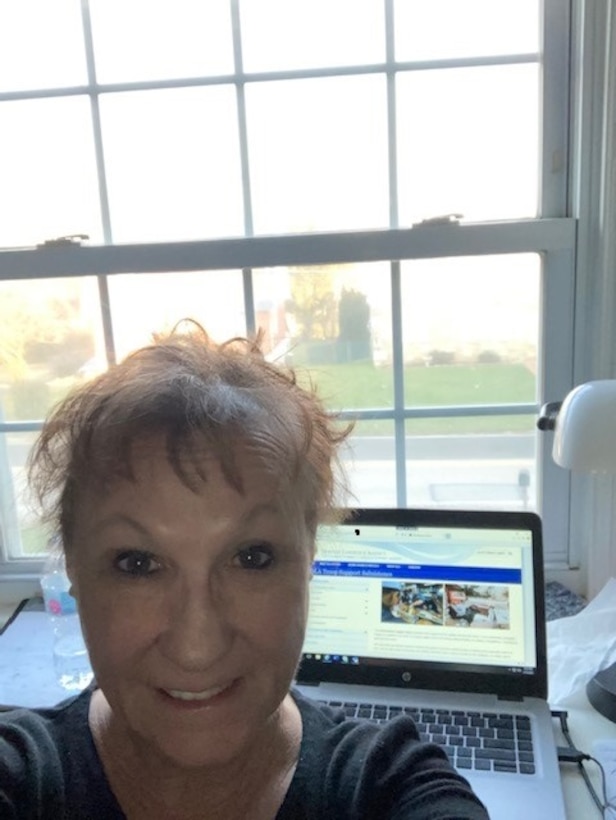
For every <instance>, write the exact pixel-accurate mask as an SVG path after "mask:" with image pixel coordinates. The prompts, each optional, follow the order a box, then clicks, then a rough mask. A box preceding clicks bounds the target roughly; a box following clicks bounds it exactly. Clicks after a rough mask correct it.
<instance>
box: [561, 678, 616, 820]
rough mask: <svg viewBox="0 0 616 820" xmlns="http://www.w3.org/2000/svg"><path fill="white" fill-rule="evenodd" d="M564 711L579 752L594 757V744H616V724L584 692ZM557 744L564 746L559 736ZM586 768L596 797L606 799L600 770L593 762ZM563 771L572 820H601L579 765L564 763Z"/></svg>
mask: <svg viewBox="0 0 616 820" xmlns="http://www.w3.org/2000/svg"><path fill="white" fill-rule="evenodd" d="M562 708H564V709H566V711H567V712H568V723H569V733H570V735H571V738H572V740H573V743H574V744H575V746H576V748H577V749H579V751H581V752H585V753H586V754H592V745H593V743H594V742H595V741H597V740H605V739H609V740H614V741H616V723H612V722H611V721H609V720H607V718H604V717H603V715H600V714H599V712H597V711H596V710H595V709H594V708H593V707H592V706H591V705H590V703H589V702H588V699H587V697H586V693H585V692H578V693H576V694H575V695H574V696H572V697H571V698H570V699H569V700H568V701H567V703H566V704H565V705H564V706H563V707H562ZM557 742H558V743H559V744H563V740H562V739H560V738H558V737H557ZM584 765H585V767H586V771H587V772H588V775H589V777H590V780H591V781H592V784H593V786H594V787H595V790H596V792H597V794H598V795H599V797H600V799H601V800H603V794H602V791H601V776H600V773H599V767H598V766H597V765H596V764H595V763H592V762H591V761H587V762H586V763H585V764H584ZM560 770H561V778H562V784H563V793H564V796H565V806H566V808H567V817H568V818H569V820H593V818H601V820H602V815H601V814H600V813H599V810H598V809H597V807H596V805H595V803H594V801H593V799H592V797H591V796H590V792H589V791H588V788H587V787H586V784H585V783H584V780H583V779H582V776H581V775H580V773H579V770H578V767H577V765H575V764H572V763H565V764H561V767H560Z"/></svg>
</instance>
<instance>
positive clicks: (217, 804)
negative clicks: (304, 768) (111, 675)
mask: <svg viewBox="0 0 616 820" xmlns="http://www.w3.org/2000/svg"><path fill="white" fill-rule="evenodd" d="M89 722H90V729H91V731H92V735H93V737H94V742H95V745H96V748H97V751H98V754H99V757H100V759H101V762H102V765H103V768H104V770H105V774H106V775H107V779H108V781H109V784H110V786H111V790H112V791H113V793H114V795H115V797H116V799H117V801H118V803H119V804H120V807H121V808H122V810H123V811H124V813H125V814H126V816H127V818H129V820H142V818H143V820H145V818H147V820H158V819H159V818H160V820H163V818H164V820H191V818H193V817H195V818H203V816H204V808H207V817H208V820H218V818H224V820H236V819H237V820H247V818H250V820H272V818H274V817H275V816H276V813H277V811H278V809H279V808H280V806H281V804H282V802H283V800H284V797H285V795H286V793H287V791H288V788H289V785H290V783H291V780H292V779H293V774H294V773H295V767H296V764H297V759H298V756H299V750H300V745H301V738H302V721H301V715H300V713H299V710H298V708H297V706H296V705H295V702H294V701H293V699H292V698H291V696H290V695H288V696H287V697H286V698H285V700H284V701H283V703H282V704H281V706H280V709H279V710H278V713H277V714H276V715H275V716H273V718H272V720H271V722H270V724H269V725H268V726H267V728H266V729H265V730H264V734H263V736H261V737H260V738H259V739H258V743H254V744H253V745H252V747H250V748H249V749H247V750H245V752H244V753H243V754H242V756H241V758H239V757H238V758H236V759H234V760H232V761H230V762H229V763H228V764H227V765H225V766H217V767H216V768H215V769H209V768H207V769H205V768H204V769H190V770H186V769H182V768H180V767H176V766H173V765H172V764H171V763H169V762H167V761H164V760H163V759H161V758H160V757H158V756H157V755H156V754H155V753H154V752H153V751H148V750H147V748H146V747H145V746H144V745H142V744H140V743H139V741H138V740H136V739H135V738H134V737H133V736H132V735H131V732H130V730H129V729H128V727H124V726H123V725H122V723H121V722H120V721H118V720H116V719H115V717H114V715H113V713H112V711H111V709H110V707H109V704H108V703H107V701H106V699H105V697H104V695H103V693H102V692H101V691H100V690H96V691H95V692H94V694H93V696H92V701H91V705H90V717H89ZM264 750H267V752H266V753H265V754H264Z"/></svg>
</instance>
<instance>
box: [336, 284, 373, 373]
mask: <svg viewBox="0 0 616 820" xmlns="http://www.w3.org/2000/svg"><path fill="white" fill-rule="evenodd" d="M338 327H339V333H338V360H339V361H343V362H349V361H357V360H358V359H369V360H370V361H372V333H371V330H370V305H369V304H368V299H367V298H366V295H365V294H363V293H361V292H360V291H358V290H355V289H354V288H349V289H347V288H343V290H342V293H341V294H340V302H339V305H338Z"/></svg>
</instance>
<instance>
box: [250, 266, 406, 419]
mask: <svg viewBox="0 0 616 820" xmlns="http://www.w3.org/2000/svg"><path fill="white" fill-rule="evenodd" d="M388 274H389V264H388V263H386V262H379V263H374V264H354V265H313V266H308V265H306V266H302V265H298V266H295V267H293V266H292V267H289V268H275V269H271V270H261V271H255V274H254V283H255V284H254V293H255V303H256V307H257V325H258V326H259V327H260V328H261V329H262V330H263V331H264V332H265V333H266V338H267V339H268V344H269V346H270V348H271V349H272V350H275V351H276V352H277V357H278V358H282V357H283V356H284V359H285V361H286V362H287V363H289V364H291V365H292V366H293V367H296V368H298V369H299V370H300V378H301V379H305V380H306V381H307V382H308V381H312V382H314V383H315V384H317V385H318V387H319V392H320V394H321V395H322V396H323V398H324V400H325V401H326V403H327V406H328V407H329V408H330V409H332V410H341V409H360V408H374V407H391V405H392V396H393V387H392V385H393V377H392V371H391V356H390V355H388V353H387V351H388V350H389V351H390V350H391V341H390V340H391V289H390V284H389V275H388ZM368 425H369V423H366V427H368ZM367 432H370V433H371V432H373V431H372V430H367Z"/></svg>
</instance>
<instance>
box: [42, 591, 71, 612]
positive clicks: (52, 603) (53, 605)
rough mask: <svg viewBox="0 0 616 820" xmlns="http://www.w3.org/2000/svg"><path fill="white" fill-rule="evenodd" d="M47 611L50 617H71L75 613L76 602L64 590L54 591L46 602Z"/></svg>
mask: <svg viewBox="0 0 616 820" xmlns="http://www.w3.org/2000/svg"><path fill="white" fill-rule="evenodd" d="M46 604H47V610H48V611H49V612H51V614H52V615H73V614H74V613H76V612H77V601H76V600H75V599H74V598H73V596H72V595H69V593H68V592H67V591H65V590H62V591H59V592H58V591H56V592H55V594H54V595H53V597H52V598H48V599H47V600H46Z"/></svg>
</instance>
